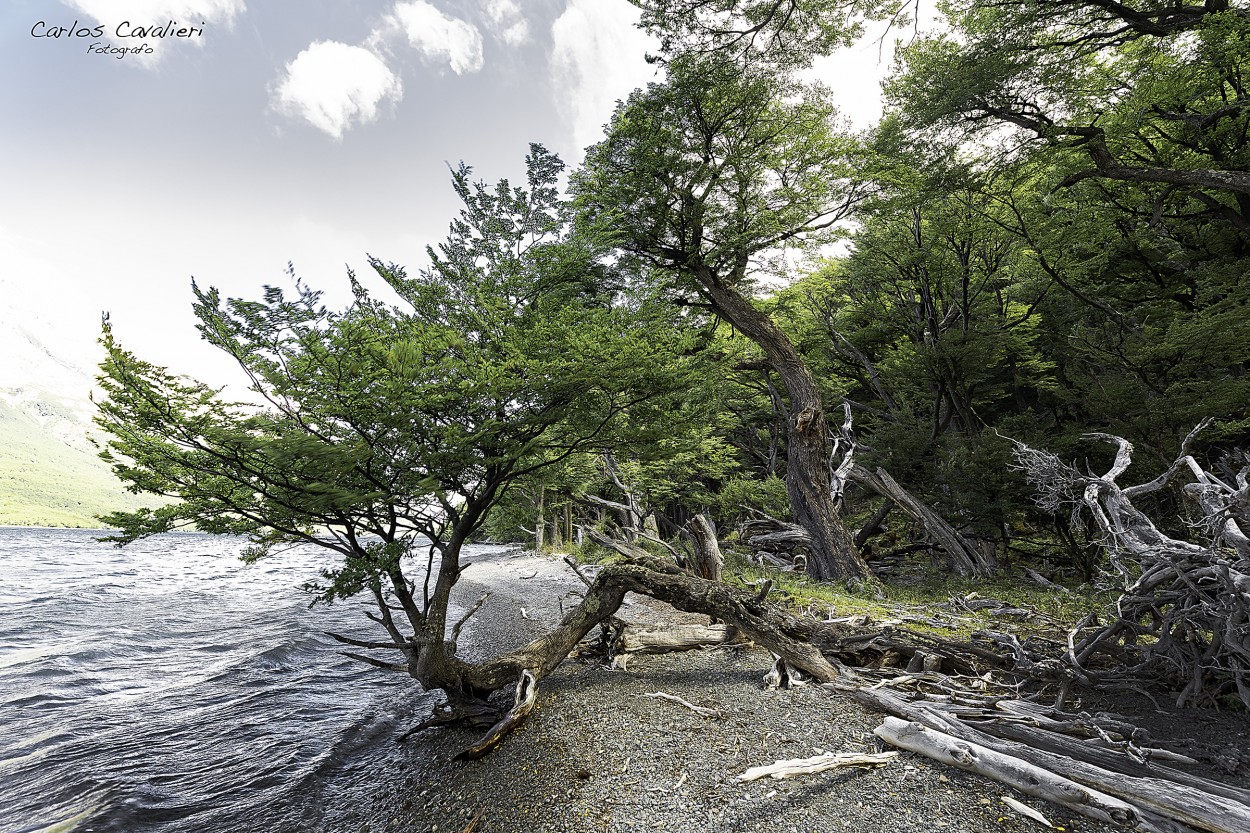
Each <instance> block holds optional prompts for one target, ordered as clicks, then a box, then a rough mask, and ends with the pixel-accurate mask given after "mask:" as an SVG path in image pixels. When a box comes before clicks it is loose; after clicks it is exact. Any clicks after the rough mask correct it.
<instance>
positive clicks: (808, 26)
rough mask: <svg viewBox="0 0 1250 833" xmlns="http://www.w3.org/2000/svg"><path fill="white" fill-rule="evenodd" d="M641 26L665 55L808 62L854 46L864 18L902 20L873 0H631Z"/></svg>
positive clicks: (892, 9)
mask: <svg viewBox="0 0 1250 833" xmlns="http://www.w3.org/2000/svg"><path fill="white" fill-rule="evenodd" d="M630 2H631V3H633V4H634V5H635V6H637V7H638V8H639V9H641V10H642V18H641V20H640V25H641V27H642V28H644V29H646V30H647V31H649V32H651V33H652V34H654V35H656V36H657V37H659V38H660V47H661V55H660V56H659V57H658V58H656V60H668V59H671V58H673V57H675V56H680V55H691V54H700V55H712V54H718V55H720V56H721V57H723V58H729V59H731V60H739V59H741V60H744V61H748V62H752V63H758V62H761V61H763V62H767V63H771V64H774V65H785V66H791V67H795V66H806V65H808V64H809V63H811V61H812V59H813V58H815V57H816V56H818V55H827V54H828V53H830V52H832V51H833V50H834V49H836V48H838V47H839V46H849V45H850V44H851V43H852V42H853V41H854V40H855V37H856V36H857V35H858V34H859V32H860V23H859V21H860V19H861V18H867V19H873V18H876V19H881V18H887V17H893V18H895V19H896V20H899V19H900V14H901V12H900V10H899V9H897V8H895V7H894V6H892V5H890V4H883V3H874V2H871V0H868V2H865V1H864V0H838V2H829V1H828V0H630Z"/></svg>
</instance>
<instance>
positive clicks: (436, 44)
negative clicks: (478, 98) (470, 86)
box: [374, 0, 483, 75]
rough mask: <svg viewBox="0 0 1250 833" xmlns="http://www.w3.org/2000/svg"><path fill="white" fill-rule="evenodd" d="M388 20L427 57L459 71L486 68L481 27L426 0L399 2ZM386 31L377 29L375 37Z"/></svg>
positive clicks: (460, 73) (389, 26)
mask: <svg viewBox="0 0 1250 833" xmlns="http://www.w3.org/2000/svg"><path fill="white" fill-rule="evenodd" d="M386 22H387V26H388V28H393V29H398V30H399V31H401V32H403V33H404V34H405V35H407V37H408V43H409V44H410V45H411V46H413V47H414V48H415V49H417V50H418V51H419V52H421V54H422V55H423V56H424V57H425V58H426V60H428V61H432V62H434V63H444V62H445V63H446V64H447V65H448V66H449V67H451V70H452V72H454V73H456V74H457V75H464V74H465V73H466V72H477V71H478V70H480V69H481V68H482V63H483V58H482V34H481V32H479V31H478V30H477V27H476V26H474V25H473V24H471V23H467V22H465V21H463V20H460V19H459V18H455V17H448V16H447V15H445V14H443V13H442V12H440V11H439V10H438V9H436V8H434V7H433V6H431V5H430V4H429V3H427V2H425V0H410V2H403V3H396V4H395V8H394V9H393V10H392V11H391V13H390V15H388V16H387V21H386ZM383 35H385V30H382V31H378V32H375V33H374V38H377V37H379V36H383Z"/></svg>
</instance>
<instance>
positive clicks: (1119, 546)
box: [1015, 420, 1250, 707]
mask: <svg viewBox="0 0 1250 833" xmlns="http://www.w3.org/2000/svg"><path fill="white" fill-rule="evenodd" d="M1208 425H1210V421H1209V420H1205V421H1203V422H1202V423H1201V424H1199V425H1198V427H1196V428H1195V429H1194V430H1193V431H1192V432H1190V434H1189V436H1188V437H1186V438H1185V441H1184V442H1183V443H1182V444H1181V448H1180V454H1179V455H1178V457H1177V458H1176V461H1175V462H1174V463H1173V464H1172V465H1171V466H1170V467H1169V468H1168V470H1167V471H1165V472H1164V473H1163V474H1161V475H1159V476H1158V477H1156V478H1155V479H1154V480H1151V481H1150V482H1148V483H1143V484H1140V485H1137V486H1127V487H1121V486H1120V485H1119V484H1118V483H1117V480H1118V478H1119V477H1120V476H1121V475H1123V474H1124V472H1125V471H1126V470H1127V469H1128V467H1129V465H1130V464H1131V463H1132V451H1133V446H1132V444H1131V443H1129V442H1128V441H1127V440H1124V439H1122V438H1120V437H1113V436H1110V435H1107V434H1091V435H1089V436H1090V437H1091V438H1094V439H1099V440H1104V441H1106V442H1109V443H1111V444H1112V445H1114V446H1116V456H1115V461H1114V462H1113V463H1112V465H1111V468H1110V469H1109V470H1108V471H1107V473H1106V474H1104V475H1102V476H1101V477H1098V476H1094V475H1085V474H1081V473H1080V472H1079V471H1077V470H1076V469H1075V468H1072V467H1071V466H1068V465H1066V464H1065V463H1063V462H1062V461H1060V460H1059V459H1058V458H1057V457H1055V456H1054V455H1053V454H1049V453H1047V452H1044V451H1038V450H1036V449H1032V448H1030V447H1029V446H1027V445H1025V444H1023V443H1020V442H1016V443H1015V455H1016V460H1017V465H1018V468H1019V469H1020V470H1022V471H1023V472H1024V474H1025V476H1026V477H1027V478H1028V480H1029V481H1030V482H1031V483H1032V484H1033V485H1034V486H1035V487H1037V489H1038V491H1039V497H1038V503H1039V505H1040V506H1041V507H1042V508H1043V509H1045V510H1047V511H1050V512H1052V513H1058V512H1059V511H1060V510H1062V509H1064V508H1071V509H1072V511H1073V517H1074V523H1075V520H1076V516H1077V513H1079V512H1085V513H1087V514H1088V515H1089V516H1090V517H1092V518H1093V521H1094V525H1095V527H1096V528H1097V530H1098V531H1099V533H1100V534H1101V536H1102V537H1101V540H1100V542H1099V543H1100V544H1101V546H1102V547H1103V548H1104V549H1105V550H1106V552H1107V555H1108V558H1109V560H1110V562H1111V565H1112V566H1113V567H1114V568H1115V569H1116V570H1117V571H1118V572H1119V573H1120V574H1121V576H1122V577H1123V582H1124V589H1123V593H1122V594H1121V596H1120V599H1119V600H1118V602H1117V603H1116V615H1115V616H1114V617H1113V618H1112V619H1111V621H1110V622H1109V623H1107V624H1105V625H1102V626H1099V627H1096V628H1092V629H1085V631H1084V632H1083V633H1079V634H1074V638H1073V640H1072V644H1071V647H1070V649H1069V651H1068V655H1067V659H1068V662H1069V663H1070V664H1071V665H1072V666H1073V667H1074V668H1075V669H1077V670H1078V671H1080V672H1081V673H1082V674H1085V675H1087V676H1089V677H1090V678H1091V679H1093V680H1094V681H1095V682H1096V683H1102V684H1105V685H1109V686H1110V685H1116V684H1119V683H1121V682H1123V681H1135V680H1141V679H1155V680H1158V681H1160V682H1165V683H1169V684H1172V685H1174V686H1176V687H1177V688H1179V693H1178V695H1177V697H1176V702H1177V705H1188V704H1199V703H1202V702H1204V701H1206V702H1210V701H1214V700H1215V699H1216V698H1218V697H1220V696H1224V695H1233V696H1236V697H1237V698H1239V699H1240V700H1241V702H1242V703H1243V704H1245V705H1246V706H1247V707H1250V640H1247V638H1246V633H1247V631H1248V630H1250V537H1248V536H1247V533H1248V532H1250V483H1248V481H1247V475H1248V474H1250V467H1245V468H1242V469H1241V470H1240V472H1238V473H1236V474H1235V475H1234V476H1233V478H1232V480H1233V482H1232V483H1227V482H1225V481H1224V480H1222V479H1221V478H1219V477H1217V476H1216V475H1215V474H1213V473H1211V472H1209V471H1206V470H1204V469H1203V468H1202V467H1201V466H1200V465H1198V463H1197V462H1196V460H1195V459H1194V457H1193V456H1192V455H1191V454H1190V452H1189V447H1190V445H1191V444H1192V442H1193V441H1194V439H1195V438H1196V437H1197V435H1198V434H1199V432H1201V431H1202V430H1203V429H1204V428H1206V427H1207V426H1208ZM1182 474H1185V475H1187V476H1188V477H1190V478H1191V479H1192V481H1193V482H1191V483H1188V484H1187V485H1186V486H1185V487H1184V490H1183V491H1184V493H1185V494H1186V496H1187V497H1189V498H1190V499H1191V500H1193V502H1194V503H1195V504H1196V506H1197V507H1198V509H1199V510H1200V511H1201V512H1202V514H1203V521H1202V523H1201V525H1200V526H1201V527H1202V528H1203V529H1204V530H1205V533H1204V540H1203V541H1202V542H1201V543H1193V542H1190V541H1185V540H1181V539H1178V538H1173V537H1171V536H1169V535H1166V534H1164V533H1163V532H1162V531H1160V530H1159V528H1158V527H1157V526H1156V525H1155V523H1154V522H1153V521H1151V520H1150V518H1148V517H1147V516H1146V515H1145V514H1144V513H1143V512H1142V511H1141V510H1139V509H1138V508H1137V507H1136V506H1135V505H1134V503H1133V501H1134V500H1135V499H1136V498H1138V497H1140V496H1142V495H1146V494H1149V493H1152V492H1156V491H1158V490H1160V489H1162V488H1164V487H1165V486H1167V485H1168V484H1169V483H1170V482H1172V481H1173V480H1174V479H1176V478H1178V477H1180V476H1181V475H1182ZM1095 657H1100V658H1101V659H1102V660H1103V661H1104V662H1105V661H1106V660H1110V661H1111V662H1112V663H1114V666H1115V667H1114V668H1113V669H1111V670H1091V669H1090V668H1089V666H1090V663H1091V661H1092V660H1094V658H1095Z"/></svg>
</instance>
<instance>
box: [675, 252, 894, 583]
mask: <svg viewBox="0 0 1250 833" xmlns="http://www.w3.org/2000/svg"><path fill="white" fill-rule="evenodd" d="M699 277H700V283H701V284H702V286H703V290H704V292H705V293H706V295H707V298H708V300H710V301H711V303H712V306H713V307H714V308H715V309H716V311H717V312H718V313H720V314H721V315H722V316H724V317H725V318H726V319H727V320H728V321H729V323H731V324H733V325H734V326H735V327H737V328H738V330H740V331H741V332H742V334H743V335H745V336H746V337H747V338H749V339H751V340H752V341H754V342H755V343H756V344H758V345H759V346H760V349H762V350H763V351H764V355H765V356H766V357H767V358H768V362H769V364H771V365H772V366H773V368H774V369H775V370H776V371H777V375H779V376H780V377H781V381H782V383H783V384H784V385H785V387H786V393H787V394H788V395H789V399H790V418H789V420H788V422H787V435H786V439H787V445H786V492H787V494H788V495H789V497H790V507H791V511H792V512H793V513H794V519H795V521H797V522H798V524H799V525H800V526H802V527H803V529H805V530H807V533H808V535H810V536H811V539H812V542H811V558H809V559H808V561H807V572H808V574H809V575H810V576H811V577H812V578H814V579H818V580H821V581H828V580H839V581H847V582H865V581H869V580H871V578H872V572H871V571H870V570H869V569H868V565H867V564H866V563H865V562H864V559H863V558H862V557H861V556H860V554H859V550H858V549H856V547H855V543H854V542H853V541H852V540H851V536H850V535H849V534H848V533H847V531H846V527H845V526H843V524H842V519H841V518H840V517H839V516H838V511H837V507H836V506H835V505H834V498H833V482H832V478H831V476H830V471H829V450H830V448H829V431H828V427H827V425H826V423H825V411H824V405H823V403H822V402H821V397H820V389H819V388H818V387H817V386H816V380H815V379H813V378H812V374H811V373H809V372H808V370H807V366H806V365H805V364H804V363H803V357H802V356H800V355H799V353H798V351H797V350H795V349H794V345H793V344H792V343H791V342H790V339H789V338H787V337H786V334H785V333H784V332H782V331H781V329H780V328H779V327H778V326H777V325H776V324H774V323H773V321H772V319H771V318H769V317H768V316H767V315H765V314H764V313H762V312H760V311H759V310H758V309H756V308H755V306H754V305H753V304H752V303H751V302H750V301H749V300H748V299H746V298H744V297H743V296H742V295H739V294H738V293H737V292H735V291H734V290H732V289H729V288H728V287H726V286H724V285H722V284H721V283H720V281H718V280H716V279H715V277H714V276H712V275H710V274H703V275H700V276H699Z"/></svg>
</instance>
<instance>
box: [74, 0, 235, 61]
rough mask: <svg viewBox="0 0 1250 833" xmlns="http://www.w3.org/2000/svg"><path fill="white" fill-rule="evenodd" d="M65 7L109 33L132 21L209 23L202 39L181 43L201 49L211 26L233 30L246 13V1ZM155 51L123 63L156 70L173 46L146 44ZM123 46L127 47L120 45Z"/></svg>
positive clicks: (108, 1)
mask: <svg viewBox="0 0 1250 833" xmlns="http://www.w3.org/2000/svg"><path fill="white" fill-rule="evenodd" d="M61 2H62V3H64V4H65V5H66V6H69V7H70V8H71V9H75V10H76V11H79V12H81V13H83V14H85V15H88V16H90V17H92V18H94V19H95V20H96V22H97V23H101V24H103V25H104V26H105V27H106V28H108V29H109V30H110V31H111V30H113V28H114V27H116V26H117V24H119V23H121V22H122V21H126V20H129V21H130V22H131V23H132V24H134V25H136V26H161V25H163V24H166V23H168V22H169V21H171V20H173V21H176V22H178V23H182V24H185V25H187V26H196V27H198V26H200V24H201V23H204V24H206V26H205V33H204V36H203V37H198V38H187V39H185V40H179V41H178V44H172V46H177V45H179V44H183V43H193V44H195V45H196V46H201V45H203V43H204V40H205V39H206V38H211V37H212V31H211V27H213V26H215V25H218V24H220V25H224V26H225V27H226V28H230V27H231V26H233V25H234V19H235V18H236V17H238V16H239V15H241V14H243V12H245V11H246V10H247V5H246V3H244V0H61ZM147 43H148V45H149V46H151V47H152V52H150V53H141V54H138V55H134V56H133V57H132V58H131V60H128V61H125V62H124V63H127V64H129V63H131V62H134V63H137V64H139V65H140V66H144V67H147V68H149V69H151V68H153V67H155V66H156V65H157V64H158V63H159V62H160V60H161V58H162V57H164V56H165V55H166V54H167V52H168V51H169V49H170V47H171V44H169V43H167V42H166V41H164V40H163V39H160V38H156V39H152V40H149V41H147ZM118 45H119V46H124V45H127V44H118Z"/></svg>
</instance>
